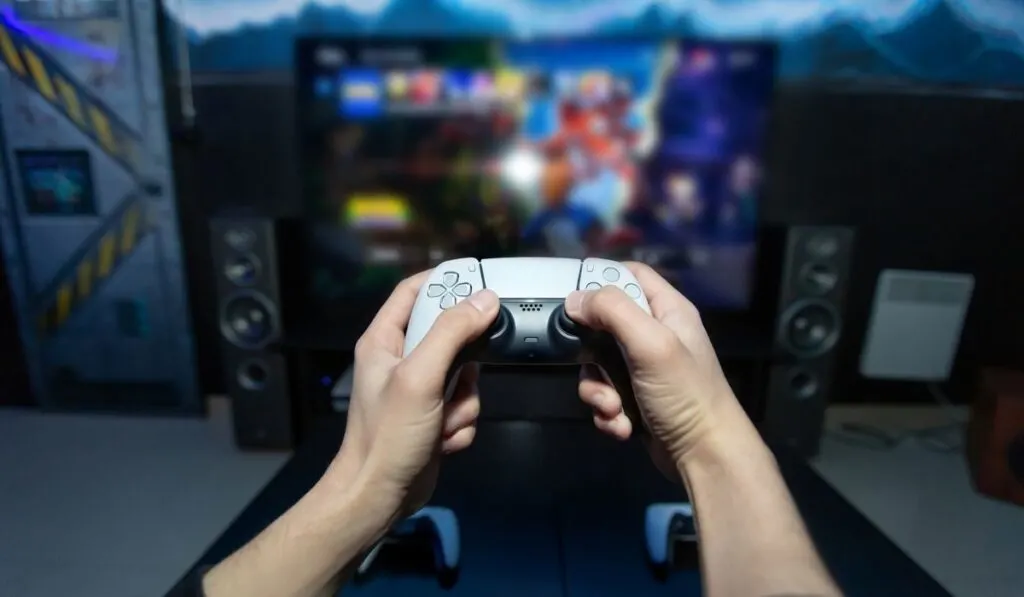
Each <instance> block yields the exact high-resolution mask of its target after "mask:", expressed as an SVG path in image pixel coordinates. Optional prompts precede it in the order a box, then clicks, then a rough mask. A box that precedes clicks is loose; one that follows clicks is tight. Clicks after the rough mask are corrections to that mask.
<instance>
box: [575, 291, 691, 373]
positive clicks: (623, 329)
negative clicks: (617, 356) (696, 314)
mask: <svg viewBox="0 0 1024 597" xmlns="http://www.w3.org/2000/svg"><path fill="white" fill-rule="evenodd" d="M565 313H566V314H567V315H568V316H569V318H570V319H572V320H573V321H575V322H577V323H580V324H582V325H585V326H587V327H588V328H591V329H594V330H601V331H606V332H609V333H610V334H611V335H612V336H614V337H615V339H616V340H617V341H618V342H619V344H620V345H621V346H622V349H623V350H624V351H625V353H626V356H627V357H629V359H630V360H632V361H634V362H637V363H643V364H652V363H654V362H657V361H659V360H660V359H662V358H664V357H668V356H670V355H673V354H675V353H676V352H677V349H679V348H681V347H682V345H681V344H680V343H679V340H678V339H677V338H676V337H675V335H674V334H673V333H672V332H671V330H669V329H668V328H666V327H665V326H664V325H662V324H661V323H660V322H658V320H656V319H654V318H653V317H651V316H650V315H648V314H647V313H646V312H645V311H644V310H643V309H641V308H640V307H639V306H638V305H637V304H636V302H634V301H633V299H631V298H629V297H628V296H626V293H624V292H622V291H621V290H619V289H618V288H617V287H615V286H605V287H604V288H602V289H601V290H598V291H592V292H587V291H582V292H581V291H575V292H573V293H572V294H570V295H569V296H568V298H566V299H565Z"/></svg>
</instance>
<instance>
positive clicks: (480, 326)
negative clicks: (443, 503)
mask: <svg viewBox="0 0 1024 597" xmlns="http://www.w3.org/2000/svg"><path fill="white" fill-rule="evenodd" d="M426 279H427V274H426V273H422V274H419V275H416V276H413V277H412V278H409V279H407V280H405V281H403V282H402V283H401V284H399V285H398V287H397V288H396V289H395V291H394V293H393V294H392V295H391V298H389V299H388V301H387V303H385V304H384V306H383V307H382V308H381V310H380V312H379V313H378V314H377V316H376V318H374V320H373V323H371V324H370V327H369V328H367V330H366V333H365V334H363V336H362V338H360V339H359V342H358V343H357V344H356V352H355V379H354V383H353V392H352V399H351V402H350V405H349V413H348V424H347V427H346V430H345V440H344V442H343V444H342V447H341V450H340V451H339V453H338V456H337V458H336V459H335V462H334V464H332V466H331V470H329V471H328V473H327V475H326V476H325V479H324V480H325V481H326V482H330V480H331V479H338V483H339V485H351V484H356V485H357V486H360V487H366V488H370V489H371V490H372V491H373V493H374V495H376V496H377V499H379V500H381V501H382V502H383V503H385V504H386V505H387V507H388V508H389V509H393V510H394V514H393V515H394V516H402V515H408V514H411V513H412V512H414V511H416V510H417V509H419V508H420V507H421V506H423V504H425V503H426V501H427V500H428V499H429V498H430V495H431V494H432V493H433V490H434V485H435V483H436V481H437V473H438V460H439V456H440V455H441V454H442V453H451V452H457V451H459V450H462V449H464V448H466V447H468V446H469V445H470V444H471V443H472V442H473V437H474V436H475V434H476V420H477V417H478V416H479V414H480V396H479V392H478V390H477V379H478V376H479V371H478V369H477V367H476V366H475V365H469V366H466V367H463V369H462V371H461V372H460V374H459V376H458V377H457V378H456V380H455V382H454V384H455V387H454V390H453V394H452V396H451V399H450V400H449V401H448V402H445V392H446V390H449V388H445V387H444V384H445V376H446V374H447V372H448V370H449V368H450V367H451V365H452V362H453V361H454V359H455V357H456V355H458V353H459V351H460V350H461V349H462V348H463V347H464V346H465V345H466V344H467V343H469V342H470V341H472V340H473V339H474V338H476V337H478V336H479V335H480V334H481V333H483V332H484V331H485V330H486V329H487V327H488V326H489V325H490V324H491V322H492V321H494V318H495V317H496V316H497V314H498V297H497V295H495V294H494V292H493V291H490V290H484V291H481V292H478V293H477V294H475V295H473V296H471V297H469V298H468V299H467V300H465V301H462V302H461V303H459V304H458V305H457V306H455V307H454V308H452V309H449V310H447V311H445V312H444V313H443V314H442V315H441V317H439V318H438V319H437V321H436V322H434V325H433V327H432V328H431V329H430V332H429V333H427V335H426V336H425V337H424V338H423V341H422V342H420V344H419V346H417V347H416V349H415V350H414V351H413V352H412V354H410V355H409V356H408V357H406V358H404V359H403V358H402V348H403V344H404V341H405V327H406V325H407V324H408V322H409V316H410V313H411V312H412V308H413V305H414V304H415V302H416V296H417V293H418V292H419V289H420V287H421V286H422V285H423V283H424V282H425V281H426Z"/></svg>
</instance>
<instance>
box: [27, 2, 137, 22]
mask: <svg viewBox="0 0 1024 597" xmlns="http://www.w3.org/2000/svg"><path fill="white" fill-rule="evenodd" d="M119 12H120V6H119V0H14V14H15V15H17V16H18V18H19V19H25V20H28V21H49V20H61V19H116V18H117V17H118V15H119Z"/></svg>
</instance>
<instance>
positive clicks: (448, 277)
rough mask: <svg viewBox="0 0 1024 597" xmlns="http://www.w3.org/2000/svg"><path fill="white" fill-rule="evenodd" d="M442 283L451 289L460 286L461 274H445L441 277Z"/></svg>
mask: <svg viewBox="0 0 1024 597" xmlns="http://www.w3.org/2000/svg"><path fill="white" fill-rule="evenodd" d="M441 282H442V283H443V284H444V285H445V288H451V287H452V286H455V285H456V284H458V282H459V274H457V273H455V272H445V273H444V275H443V276H441Z"/></svg>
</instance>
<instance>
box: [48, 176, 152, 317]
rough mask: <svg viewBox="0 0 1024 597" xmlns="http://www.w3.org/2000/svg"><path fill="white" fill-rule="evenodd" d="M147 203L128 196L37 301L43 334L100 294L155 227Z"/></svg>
mask: <svg viewBox="0 0 1024 597" xmlns="http://www.w3.org/2000/svg"><path fill="white" fill-rule="evenodd" d="M147 207H148V206H147V203H146V201H145V200H143V199H142V198H140V197H139V196H136V195H132V196H130V197H128V198H127V199H125V200H124V201H123V202H122V203H121V205H119V206H118V208H117V209H116V210H115V211H114V212H113V213H111V214H110V215H109V216H108V217H107V218H106V220H105V221H104V222H103V224H102V225H101V226H100V227H99V228H97V229H96V231H95V232H93V233H92V235H90V236H89V238H88V239H86V241H85V242H83V243H82V245H81V247H79V249H78V251H76V252H75V254H74V255H72V257H71V258H70V259H68V261H67V262H66V263H65V264H64V267H62V268H61V269H60V271H59V272H58V273H57V276H55V277H54V281H53V282H52V283H51V284H50V286H49V287H47V288H46V289H45V290H44V291H43V292H41V293H39V295H38V296H37V297H36V300H35V301H34V302H33V304H34V305H36V306H37V307H38V308H39V315H38V320H37V323H38V327H39V334H40V336H41V337H45V336H49V335H52V334H54V333H55V332H57V331H58V330H59V329H60V328H61V327H62V326H63V325H64V324H65V323H67V321H68V320H69V319H70V318H71V316H72V315H73V314H74V313H75V311H76V309H78V308H79V307H81V306H82V305H83V304H84V303H85V302H86V301H88V300H89V299H90V298H91V297H92V296H94V295H95V294H96V290H97V289H98V288H99V287H100V285H101V284H103V282H105V281H106V280H107V279H108V278H110V277H111V276H112V275H113V274H114V272H115V271H117V268H118V267H119V266H120V265H121V264H123V263H124V262H125V261H126V260H127V259H128V258H129V257H130V256H131V255H132V253H134V252H135V250H136V248H138V246H139V243H140V242H141V241H142V239H143V238H144V237H145V236H146V235H147V234H148V233H149V232H150V231H151V230H152V229H153V226H152V222H151V220H150V217H149V212H148V209H147Z"/></svg>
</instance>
